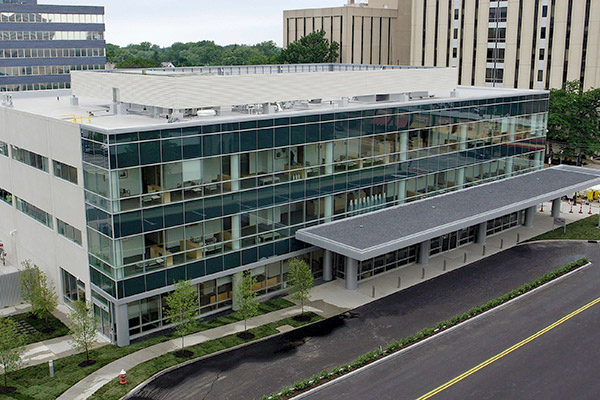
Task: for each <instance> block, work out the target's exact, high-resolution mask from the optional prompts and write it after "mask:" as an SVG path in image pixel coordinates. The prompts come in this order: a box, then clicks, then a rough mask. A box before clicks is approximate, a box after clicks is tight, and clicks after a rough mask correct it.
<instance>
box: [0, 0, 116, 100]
mask: <svg viewBox="0 0 600 400" xmlns="http://www.w3.org/2000/svg"><path fill="white" fill-rule="evenodd" d="M105 64H106V44H105V42H104V7H94V6H63V5H48V4H37V0H18V1H17V0H3V1H0V91H23V90H40V89H64V88H69V87H70V79H69V72H70V71H72V70H94V69H104V66H105Z"/></svg>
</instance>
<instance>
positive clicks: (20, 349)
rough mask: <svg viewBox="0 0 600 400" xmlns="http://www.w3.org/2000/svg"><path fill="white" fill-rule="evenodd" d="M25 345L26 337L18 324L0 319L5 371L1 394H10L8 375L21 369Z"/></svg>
mask: <svg viewBox="0 0 600 400" xmlns="http://www.w3.org/2000/svg"><path fill="white" fill-rule="evenodd" d="M24 344H25V336H24V335H23V334H22V333H20V332H19V330H18V329H17V323H16V322H15V321H14V320H13V319H12V318H0V366H1V367H2V369H3V370H4V389H3V391H0V393H2V392H6V393H8V373H9V372H12V371H16V370H17V369H19V368H20V366H21V355H22V354H23V353H24V352H25V346H24Z"/></svg>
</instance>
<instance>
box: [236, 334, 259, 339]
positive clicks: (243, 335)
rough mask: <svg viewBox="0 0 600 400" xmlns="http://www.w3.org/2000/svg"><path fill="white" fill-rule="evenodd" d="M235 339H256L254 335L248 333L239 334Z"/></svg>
mask: <svg viewBox="0 0 600 400" xmlns="http://www.w3.org/2000/svg"><path fill="white" fill-rule="evenodd" d="M237 337H239V338H240V339H243V340H250V339H254V338H255V337H256V335H255V334H253V333H250V332H240V333H238V334H237Z"/></svg>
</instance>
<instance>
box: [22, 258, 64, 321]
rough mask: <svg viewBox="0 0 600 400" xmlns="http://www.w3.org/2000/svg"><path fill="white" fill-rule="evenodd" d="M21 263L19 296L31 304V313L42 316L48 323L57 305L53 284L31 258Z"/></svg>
mask: <svg viewBox="0 0 600 400" xmlns="http://www.w3.org/2000/svg"><path fill="white" fill-rule="evenodd" d="M21 265H22V266H23V267H24V269H23V270H22V271H21V286H20V290H21V298H22V299H23V300H24V301H26V302H28V303H30V304H31V313H32V314H33V315H35V316H36V317H38V318H44V320H45V321H46V323H48V317H49V316H50V314H52V312H53V311H54V310H56V306H57V305H58V296H57V295H56V289H55V287H54V284H53V283H52V282H51V281H49V279H48V276H47V275H46V274H45V273H44V271H42V270H40V269H39V267H38V266H37V265H35V264H33V263H32V262H31V260H25V261H23V262H22V263H21Z"/></svg>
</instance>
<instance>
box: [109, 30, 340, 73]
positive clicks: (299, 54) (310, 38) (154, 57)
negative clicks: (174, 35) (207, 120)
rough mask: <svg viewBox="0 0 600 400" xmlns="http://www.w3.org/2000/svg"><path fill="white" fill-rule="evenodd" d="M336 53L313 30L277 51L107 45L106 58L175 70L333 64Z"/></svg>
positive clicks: (205, 44) (264, 46)
mask: <svg viewBox="0 0 600 400" xmlns="http://www.w3.org/2000/svg"><path fill="white" fill-rule="evenodd" d="M338 50H339V44H338V43H337V42H335V41H334V42H332V43H330V42H329V41H328V40H327V38H325V32H324V31H317V32H313V33H311V34H309V35H306V36H304V37H303V38H301V39H299V40H298V41H296V42H293V43H290V45H289V46H288V48H287V49H281V48H280V47H278V46H277V44H276V43H275V42H273V41H272V40H271V41H266V42H261V43H258V44H254V45H237V44H231V45H226V46H219V45H218V44H216V43H215V42H213V41H210V40H202V41H199V42H189V43H181V42H176V43H173V44H172V45H171V46H168V47H160V46H158V45H156V44H152V43H150V42H142V43H140V44H130V45H128V46H125V47H119V46H117V45H114V44H110V43H107V44H106V57H107V60H108V62H110V63H113V64H115V66H116V68H156V67H160V65H161V63H163V62H170V63H172V64H173V65H174V66H176V67H191V66H202V65H258V64H296V63H324V62H334V61H335V60H336V59H337V58H338V57H339V54H338Z"/></svg>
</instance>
